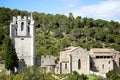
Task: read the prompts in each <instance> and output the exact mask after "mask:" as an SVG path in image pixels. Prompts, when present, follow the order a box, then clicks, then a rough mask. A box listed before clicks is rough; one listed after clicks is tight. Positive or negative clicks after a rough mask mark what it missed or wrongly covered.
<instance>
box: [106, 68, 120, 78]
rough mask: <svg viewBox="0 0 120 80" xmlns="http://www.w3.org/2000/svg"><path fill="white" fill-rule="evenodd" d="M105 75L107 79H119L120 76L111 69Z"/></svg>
mask: <svg viewBox="0 0 120 80" xmlns="http://www.w3.org/2000/svg"><path fill="white" fill-rule="evenodd" d="M106 77H107V79H108V80H120V77H119V76H118V75H117V73H116V72H115V71H113V70H111V71H109V72H108V73H106Z"/></svg>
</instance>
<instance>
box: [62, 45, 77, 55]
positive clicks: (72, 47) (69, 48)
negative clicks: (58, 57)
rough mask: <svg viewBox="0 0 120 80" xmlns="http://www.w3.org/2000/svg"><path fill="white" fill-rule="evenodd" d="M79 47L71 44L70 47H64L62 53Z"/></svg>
mask: <svg viewBox="0 0 120 80" xmlns="http://www.w3.org/2000/svg"><path fill="white" fill-rule="evenodd" d="M77 48H79V47H74V46H70V47H67V48H64V49H63V50H62V51H61V52H60V53H66V52H71V51H73V50H75V49H77Z"/></svg>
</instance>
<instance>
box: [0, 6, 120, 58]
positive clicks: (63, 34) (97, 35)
mask: <svg viewBox="0 0 120 80" xmlns="http://www.w3.org/2000/svg"><path fill="white" fill-rule="evenodd" d="M17 15H21V16H24V15H26V16H28V15H30V13H29V12H27V11H20V10H17V9H14V10H11V9H9V8H3V7H1V8H0V55H1V56H2V57H4V54H5V53H4V49H5V48H4V43H5V37H7V36H9V24H10V21H11V20H12V16H17ZM33 16H34V20H35V26H36V56H40V55H43V54H44V55H47V54H52V55H55V56H58V55H59V54H58V53H59V51H60V50H62V49H63V48H65V47H68V46H71V45H72V46H81V47H83V48H86V49H88V50H89V49H91V48H105V47H107V48H114V49H115V50H119V51H120V23H118V22H115V21H113V20H111V21H105V20H101V19H97V20H94V19H92V18H87V17H81V16H78V17H76V18H75V17H73V15H72V13H69V16H68V17H67V16H65V15H61V14H56V15H53V14H45V13H38V12H33Z"/></svg>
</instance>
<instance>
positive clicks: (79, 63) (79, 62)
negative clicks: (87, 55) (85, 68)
mask: <svg viewBox="0 0 120 80" xmlns="http://www.w3.org/2000/svg"><path fill="white" fill-rule="evenodd" d="M80 68H81V61H80V59H79V60H78V69H80Z"/></svg>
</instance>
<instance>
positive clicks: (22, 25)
mask: <svg viewBox="0 0 120 80" xmlns="http://www.w3.org/2000/svg"><path fill="white" fill-rule="evenodd" d="M23 30H24V22H22V23H21V31H23Z"/></svg>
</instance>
